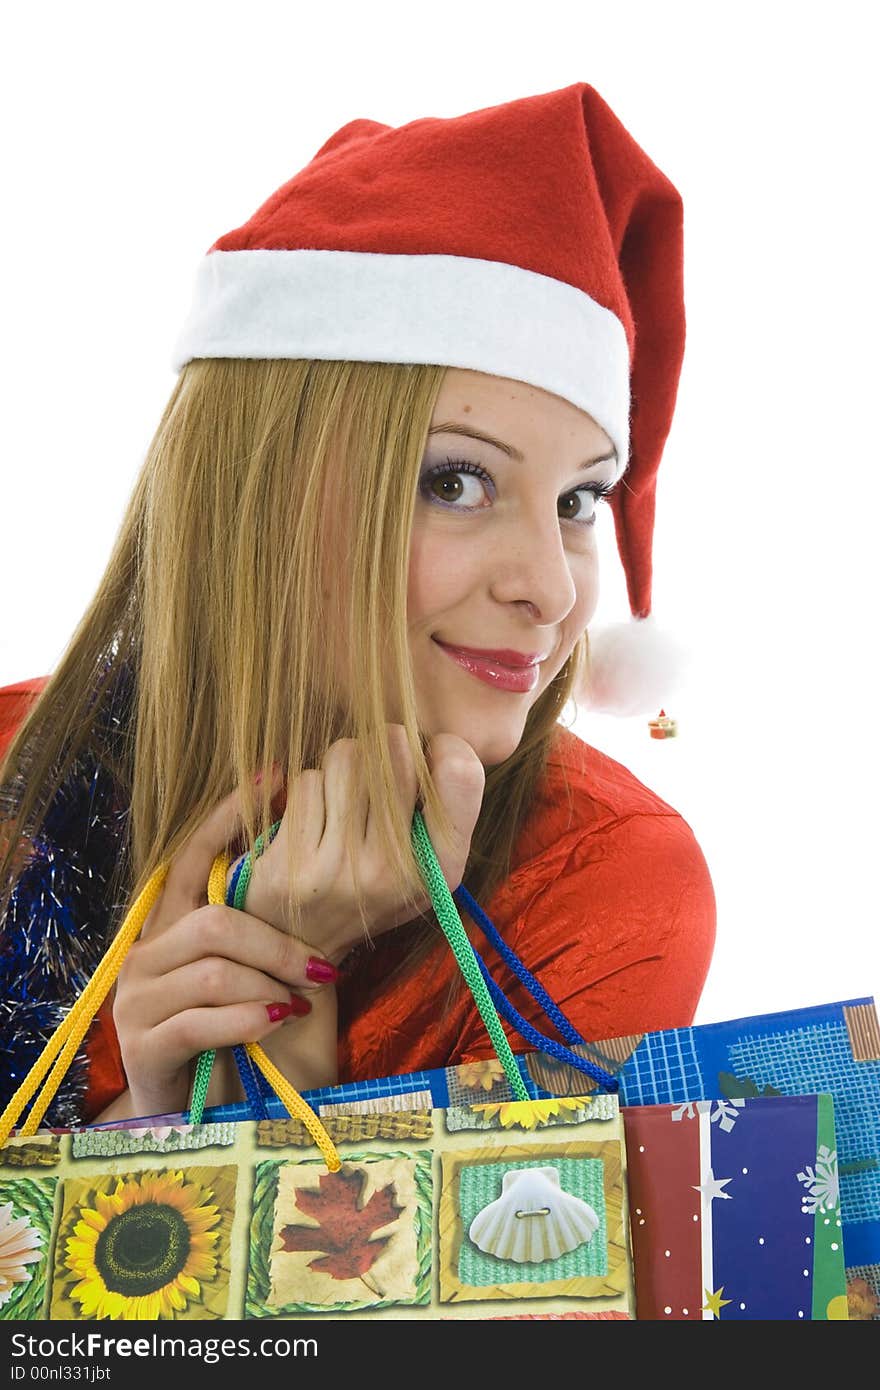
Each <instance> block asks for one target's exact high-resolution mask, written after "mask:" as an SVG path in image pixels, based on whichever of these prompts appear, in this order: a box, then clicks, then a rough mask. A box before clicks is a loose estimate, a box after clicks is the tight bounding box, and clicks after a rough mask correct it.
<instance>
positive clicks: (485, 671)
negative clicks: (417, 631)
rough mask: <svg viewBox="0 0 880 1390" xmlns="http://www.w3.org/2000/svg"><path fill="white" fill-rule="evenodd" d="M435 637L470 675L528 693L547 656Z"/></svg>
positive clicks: (504, 687)
mask: <svg viewBox="0 0 880 1390" xmlns="http://www.w3.org/2000/svg"><path fill="white" fill-rule="evenodd" d="M432 640H433V641H434V642H435V643H436V644H437V646H438V647H439V648H440V650H441V651H444V652H445V653H446V655H447V656H448V657H450V659H451V660H452V661H454V662H455V663H456V664H457V665H458V666H460V667H461V669H462V670H464V671H466V672H467V673H468V675H471V676H474V677H475V678H476V679H477V680H479V681H482V682H483V683H484V684H485V685H489V686H492V687H493V689H495V690H504V691H507V692H509V693H511V694H515V695H527V694H529V693H530V692H531V691H532V690H534V689H535V687H536V686H537V684H538V682H539V681H540V679H541V662H542V661H543V660H545V658H544V657H542V656H541V654H540V653H529V652H514V651H508V650H505V651H481V650H476V649H474V648H472V647H455V646H452V645H450V644H449V643H446V642H441V641H439V640H438V638H436V637H434V638H433V639H432Z"/></svg>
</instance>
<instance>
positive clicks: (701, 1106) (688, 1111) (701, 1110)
mask: <svg viewBox="0 0 880 1390" xmlns="http://www.w3.org/2000/svg"><path fill="white" fill-rule="evenodd" d="M710 1109H711V1102H710V1101H708V1100H689V1101H686V1102H685V1103H684V1105H677V1106H676V1107H675V1109H674V1110H673V1112H672V1116H671V1118H672V1122H673V1124H675V1123H676V1122H678V1121H681V1120H695V1119H696V1118H697V1116H698V1115H708V1113H709V1110H710Z"/></svg>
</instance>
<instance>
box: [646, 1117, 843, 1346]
mask: <svg viewBox="0 0 880 1390" xmlns="http://www.w3.org/2000/svg"><path fill="white" fill-rule="evenodd" d="M623 1116H624V1127H625V1132H626V1144H627V1153H628V1155H629V1168H628V1176H629V1192H630V1199H631V1203H632V1205H631V1209H630V1222H631V1231H632V1249H633V1262H634V1266H635V1271H636V1273H635V1279H636V1316H637V1317H638V1318H640V1319H642V1320H644V1319H651V1320H659V1321H667V1322H668V1321H680V1320H685V1321H686V1320H691V1321H693V1320H695V1319H701V1318H702V1319H705V1318H717V1319H723V1320H724V1321H725V1322H731V1321H743V1320H751V1319H760V1320H769V1319H772V1320H774V1321H799V1320H800V1321H806V1320H824V1319H826V1318H830V1319H847V1317H848V1311H847V1296H846V1275H845V1269H844V1257H843V1236H842V1231H841V1219H840V1183H839V1176H838V1169H837V1144H836V1139H835V1129H834V1102H833V1100H832V1098H831V1097H830V1096H828V1095H820V1096H761V1097H759V1098H750V1099H748V1100H743V1099H737V1100H719V1101H693V1102H690V1103H689V1104H686V1105H640V1106H628V1107H626V1108H625V1109H624V1110H623Z"/></svg>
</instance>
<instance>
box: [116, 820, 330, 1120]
mask: <svg viewBox="0 0 880 1390" xmlns="http://www.w3.org/2000/svg"><path fill="white" fill-rule="evenodd" d="M240 822H241V816H240V804H239V794H238V792H234V793H232V794H231V795H230V796H228V797H226V798H225V799H224V800H223V801H221V802H220V803H219V804H218V805H217V806H216V807H215V808H214V810H213V811H212V813H211V814H210V815H209V816H208V817H206V819H205V820H204V821H203V822H202V824H201V825H200V826H199V827H198V829H197V830H196V831H195V832H194V833H193V835H192V836H191V837H190V839H189V840H188V841H187V843H186V845H185V846H184V847H183V849H181V850H180V852H179V853H178V854H177V855H175V857H174V859H173V860H172V862H171V866H170V868H169V871H168V877H167V878H166V880H165V883H164V885H163V888H162V892H161V894H160V897H159V899H158V900H157V902H156V903H155V904H154V906H153V908H152V910H151V912H150V913H149V916H148V917H147V920H146V922H145V923H144V927H143V930H142V931H141V935H140V937H139V939H138V940H137V941H136V942H135V943H134V945H133V946H132V947H131V948H130V950H129V952H128V955H127V956H126V959H125V961H124V963H123V966H122V969H121V970H120V972H119V976H118V978H117V982H116V993H115V998H114V1003H113V1021H114V1024H115V1026H116V1031H117V1035H118V1037H119V1045H120V1049H121V1052H122V1060H123V1065H124V1067H125V1072H126V1076H127V1079H128V1084H129V1091H130V1098H131V1108H132V1113H133V1114H135V1115H161V1114H171V1113H177V1112H178V1111H181V1110H184V1109H185V1108H186V1106H187V1105H188V1103H189V1089H190V1084H191V1063H192V1060H193V1058H195V1057H197V1056H198V1054H199V1053H200V1052H203V1051H204V1050H206V1049H208V1048H228V1047H234V1046H236V1045H237V1044H238V1043H241V1042H261V1041H262V1040H263V1039H265V1038H267V1037H268V1036H269V1035H270V1034H274V1033H276V1032H277V1031H278V1030H279V1029H281V1028H282V1027H283V1025H284V1023H285V1022H287V1021H290V1023H291V1026H292V1027H296V1026H297V1022H298V1019H297V1016H296V1014H297V1013H298V1014H306V1013H308V1012H309V1009H310V1005H309V1001H308V999H307V998H306V997H305V996H307V995H308V994H309V993H312V994H314V991H315V989H316V985H315V984H313V983H312V981H311V980H310V979H309V977H308V976H307V974H306V967H307V962H308V959H309V957H310V956H312V957H314V956H316V954H317V953H316V952H315V951H314V950H313V949H312V948H310V947H308V946H306V945H305V944H304V943H303V942H302V941H301V940H298V939H297V938H295V937H292V936H288V935H284V934H283V933H282V932H279V931H278V930H276V928H275V927H274V926H271V925H269V923H267V922H265V921H263V920H261V919H260V918H258V917H256V916H254V915H253V913H251V912H240V911H238V910H237V909H236V908H232V907H226V906H223V905H214V904H209V903H208V902H207V884H208V879H209V876H210V873H211V868H212V866H213V863H214V860H215V858H216V857H217V855H218V854H220V853H222V852H224V851H226V849H227V846H228V845H229V844H230V842H231V841H233V839H234V838H235V836H236V832H239V831H240V829H241V824H240ZM299 991H303V993H299ZM279 1006H280V1008H281V1010H283V1011H284V1012H283V1013H282V1014H280V1015H279V1016H276V1018H275V1019H274V1020H273V1018H272V1017H271V1016H270V1010H272V1011H273V1012H275V1013H276V1014H277V1013H278V1007H279ZM294 1010H296V1013H295V1012H294ZM334 1046H335V1037H334ZM219 1060H220V1059H219V1058H218V1062H219ZM231 1098H232V1097H229V1096H225V1097H224V1099H231Z"/></svg>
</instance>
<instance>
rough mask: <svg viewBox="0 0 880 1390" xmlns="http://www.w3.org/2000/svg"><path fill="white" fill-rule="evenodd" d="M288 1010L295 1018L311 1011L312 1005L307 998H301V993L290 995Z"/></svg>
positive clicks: (302, 1016)
mask: <svg viewBox="0 0 880 1390" xmlns="http://www.w3.org/2000/svg"><path fill="white" fill-rule="evenodd" d="M290 1012H291V1013H292V1014H296V1016H297V1018H304V1017H305V1015H306V1014H310V1013H311V1012H312V1006H311V1004H310V1003H309V1001H308V999H303V997H302V995H301V994H292V995H291V996H290Z"/></svg>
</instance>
